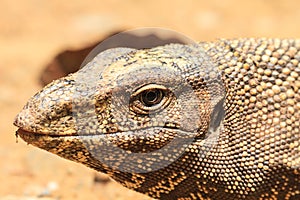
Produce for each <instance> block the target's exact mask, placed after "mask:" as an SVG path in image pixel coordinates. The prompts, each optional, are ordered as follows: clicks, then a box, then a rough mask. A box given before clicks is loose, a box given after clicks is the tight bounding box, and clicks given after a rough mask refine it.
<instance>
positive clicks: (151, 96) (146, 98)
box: [141, 89, 163, 106]
mask: <svg viewBox="0 0 300 200" xmlns="http://www.w3.org/2000/svg"><path fill="white" fill-rule="evenodd" d="M162 97H163V92H162V91H161V90H158V89H154V90H149V91H145V92H143V94H142V96H141V101H142V102H143V104H145V105H146V106H153V105H156V104H158V103H160V101H161V100H162Z"/></svg>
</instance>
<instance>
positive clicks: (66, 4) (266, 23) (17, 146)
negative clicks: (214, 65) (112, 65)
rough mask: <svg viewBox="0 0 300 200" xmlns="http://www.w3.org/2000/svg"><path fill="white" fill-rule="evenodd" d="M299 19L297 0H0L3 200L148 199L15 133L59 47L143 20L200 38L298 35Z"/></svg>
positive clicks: (145, 24) (0, 179)
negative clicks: (19, 116) (16, 119)
mask: <svg viewBox="0 0 300 200" xmlns="http://www.w3.org/2000/svg"><path fill="white" fill-rule="evenodd" d="M299 20H300V3H299V1H297V0H252V1H240V0H227V1H226V0H210V1H204V0H184V1H182V0H172V1H168V0H165V1H161V0H151V1H150V0H109V1H108V0H107V1H99V0H98V1H96V0H85V1H82V0H73V1H61V0H20V1H11V0H0V131H1V132H0V199H1V200H2V199H5V200H7V199H90V200H93V199H97V200H99V199H100V200H108V199H120V200H122V199H148V198H147V197H145V196H143V195H140V194H137V193H136V192H133V191H129V190H128V189H126V188H123V187H122V186H120V185H119V184H117V183H115V182H114V181H111V180H110V179H109V178H108V177H107V176H106V175H102V174H100V175H99V174H97V173H95V172H94V171H92V170H90V169H88V168H86V167H84V166H82V165H79V164H76V163H73V162H70V161H67V160H64V159H61V158H59V157H57V156H55V155H52V154H50V153H47V152H45V151H42V150H40V149H37V148H34V147H32V146H30V145H27V144H26V143H24V142H23V141H22V140H21V139H16V137H15V131H16V130H17V128H16V127H14V126H13V125H12V123H13V119H14V117H15V115H16V114H17V113H18V112H19V111H20V110H21V109H22V107H23V105H24V104H25V103H26V101H27V100H28V98H30V96H32V95H33V94H34V93H36V92H37V91H38V90H39V89H40V88H41V87H42V86H41V84H40V76H41V73H42V72H43V70H44V69H45V66H46V65H47V63H49V62H51V60H52V59H53V58H54V57H55V56H56V55H57V54H58V53H59V52H61V51H63V50H65V49H78V48H81V47H84V46H86V45H91V44H94V43H95V42H96V41H99V40H101V39H103V37H105V36H107V35H108V34H110V33H112V32H115V31H119V30H129V29H132V28H138V27H162V28H168V29H172V30H175V31H178V32H180V33H182V34H185V35H187V36H189V37H191V38H192V39H194V40H196V41H211V40H215V39H218V38H237V37H279V38H287V37H288V38H300V28H299V26H300V22H299Z"/></svg>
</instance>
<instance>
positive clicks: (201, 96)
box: [14, 38, 300, 200]
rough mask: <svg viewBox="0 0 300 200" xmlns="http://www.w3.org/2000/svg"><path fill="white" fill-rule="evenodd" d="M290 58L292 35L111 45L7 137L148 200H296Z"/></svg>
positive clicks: (297, 67) (298, 154)
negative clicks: (141, 46) (77, 165)
mask: <svg viewBox="0 0 300 200" xmlns="http://www.w3.org/2000/svg"><path fill="white" fill-rule="evenodd" d="M299 61H300V40H293V39H266V38H258V39H253V38H247V39H232V40H226V39H220V40H216V41H212V42H199V43H197V44H190V45H182V44H170V45H165V46H160V47H155V48H151V49H142V50H135V49H129V48H115V49H110V50H107V51H105V52H103V53H101V54H99V55H98V56H97V57H95V58H94V60H93V61H91V62H90V63H88V64H87V65H86V66H85V67H83V68H82V69H80V70H79V71H78V72H76V73H74V74H70V75H68V76H67V77H64V78H61V79H58V80H55V81H53V82H52V83H50V84H49V85H47V86H46V87H45V88H43V89H42V90H41V91H40V92H38V93H37V94H36V95H34V96H33V97H32V98H31V99H30V100H29V101H28V103H27V104H26V105H25V106H24V108H23V110H22V111H21V112H20V113H19V114H18V115H17V117H16V118H15V121H14V124H15V125H16V126H17V127H19V130H18V131H17V133H16V134H17V136H20V137H21V138H22V139H23V140H24V141H26V142H27V143H29V144H32V145H34V146H36V147H39V148H41V149H44V150H46V151H49V152H51V153H54V154H57V155H59V156H61V157H63V158H66V159H69V160H72V161H75V162H79V163H82V164H84V165H86V166H88V167H90V168H93V169H95V170H97V171H99V172H102V173H106V174H108V175H109V176H110V177H112V178H113V179H114V180H116V181H117V182H119V183H121V184H122V185H123V186H125V187H128V188H130V189H132V190H135V191H138V192H140V193H144V194H146V195H148V196H150V197H153V198H156V199H212V200H213V199H217V200H218V199H290V200H296V199H300V131H299V123H300V90H299V87H300V63H299Z"/></svg>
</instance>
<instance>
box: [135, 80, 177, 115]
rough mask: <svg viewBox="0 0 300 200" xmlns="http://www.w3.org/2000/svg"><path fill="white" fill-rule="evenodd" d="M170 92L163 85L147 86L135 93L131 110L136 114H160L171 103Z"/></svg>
mask: <svg viewBox="0 0 300 200" xmlns="http://www.w3.org/2000/svg"><path fill="white" fill-rule="evenodd" d="M171 96H172V95H171V94H170V91H169V90H168V89H167V88H165V87H164V86H161V85H154V84H150V85H146V86H144V87H142V88H140V89H138V90H137V91H136V92H135V93H133V95H132V97H131V108H132V110H133V111H135V112H136V113H141V114H148V113H150V112H159V111H160V110H162V109H164V108H165V107H166V106H168V104H169V103H170V101H171Z"/></svg>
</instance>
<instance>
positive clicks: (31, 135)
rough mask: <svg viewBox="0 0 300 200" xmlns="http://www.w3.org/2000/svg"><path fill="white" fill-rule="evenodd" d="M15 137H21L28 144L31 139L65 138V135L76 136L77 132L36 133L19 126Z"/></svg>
mask: <svg viewBox="0 0 300 200" xmlns="http://www.w3.org/2000/svg"><path fill="white" fill-rule="evenodd" d="M16 137H17V138H18V137H20V138H22V139H23V140H24V141H25V142H28V143H29V144H30V143H32V142H33V141H37V140H41V139H47V138H48V139H50V138H51V139H55V138H66V137H70V138H72V137H78V135H77V134H72V135H70V134H60V135H54V134H43V133H37V132H32V131H26V130H24V129H22V128H19V129H18V130H17V131H16Z"/></svg>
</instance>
